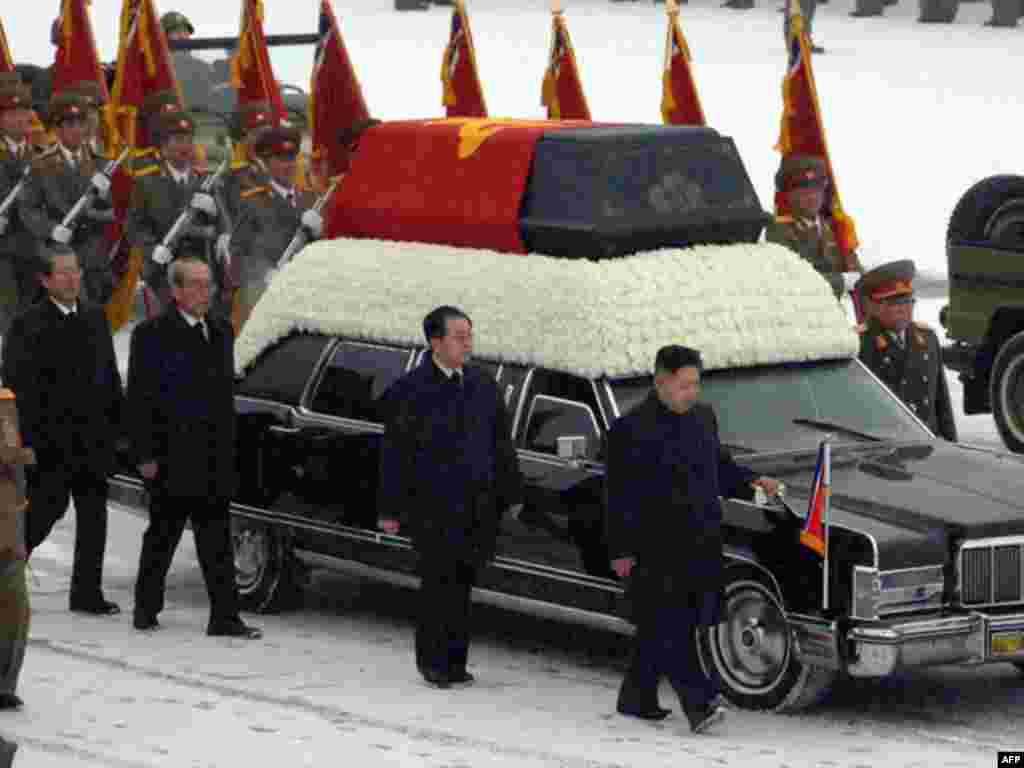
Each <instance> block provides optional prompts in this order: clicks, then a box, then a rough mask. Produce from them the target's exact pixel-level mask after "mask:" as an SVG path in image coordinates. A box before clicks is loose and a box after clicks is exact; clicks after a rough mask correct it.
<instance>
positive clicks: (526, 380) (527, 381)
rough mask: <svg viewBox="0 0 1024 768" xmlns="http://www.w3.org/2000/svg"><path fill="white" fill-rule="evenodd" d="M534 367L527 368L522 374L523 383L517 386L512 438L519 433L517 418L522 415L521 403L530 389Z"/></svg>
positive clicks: (524, 401) (522, 403) (524, 400)
mask: <svg viewBox="0 0 1024 768" xmlns="http://www.w3.org/2000/svg"><path fill="white" fill-rule="evenodd" d="M535 370H537V369H536V368H527V369H526V375H525V376H523V385H522V386H521V387H520V388H519V402H518V403H516V412H515V415H514V416H513V417H512V430H511V434H512V438H513V439H517V438H516V436H517V435H518V434H519V420H520V419H521V418H522V416H523V405H524V404H525V403H526V395H527V394H528V393H529V391H530V385H531V384H532V383H533V372H534V371H535Z"/></svg>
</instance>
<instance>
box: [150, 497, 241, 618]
mask: <svg viewBox="0 0 1024 768" xmlns="http://www.w3.org/2000/svg"><path fill="white" fill-rule="evenodd" d="M151 494H152V495H151V498H150V502H149V527H147V528H146V532H145V533H144V534H143V535H142V552H141V553H140V554H139V575H138V578H137V579H136V581H135V615H136V616H142V617H152V618H156V616H157V614H158V613H160V611H162V610H163V608H164V592H165V590H166V586H167V571H168V570H169V569H170V567H171V560H172V559H173V558H174V552H175V550H177V548H178V542H179V541H181V534H182V532H183V531H184V530H185V523H186V522H187V521H189V520H190V521H191V523H192V535H193V536H194V537H195V541H196V552H197V554H198V555H199V567H200V568H201V569H202V571H203V580H204V581H205V582H206V593H207V594H208V595H209V598H210V623H211V624H213V623H216V622H221V621H228V620H232V619H236V618H238V588H237V586H236V585H235V559H234V552H233V549H232V546H231V518H230V515H229V511H228V509H229V502H228V501H227V500H226V499H206V498H183V497H175V496H173V495H170V494H168V493H167V492H166V491H165V490H164V489H163V488H162V487H160V486H159V484H154V485H153V486H152V488H151Z"/></svg>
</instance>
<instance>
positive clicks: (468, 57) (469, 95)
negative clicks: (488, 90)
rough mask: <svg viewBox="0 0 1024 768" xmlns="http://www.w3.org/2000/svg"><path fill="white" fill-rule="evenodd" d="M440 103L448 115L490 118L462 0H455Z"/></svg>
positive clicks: (442, 77) (442, 76)
mask: <svg viewBox="0 0 1024 768" xmlns="http://www.w3.org/2000/svg"><path fill="white" fill-rule="evenodd" d="M441 82H442V83H443V85H444V90H443V94H442V98H441V103H442V104H443V105H444V107H445V110H446V114H447V116H448V117H487V104H486V103H485V102H484V90H483V87H482V86H481V85H480V73H479V72H478V71H477V68H476V47H475V46H474V45H473V33H472V32H471V31H470V28H469V16H467V15H466V8H465V5H464V4H463V0H455V7H454V8H453V9H452V29H451V34H450V35H449V36H448V45H447V47H446V48H445V49H444V58H443V59H442V61H441Z"/></svg>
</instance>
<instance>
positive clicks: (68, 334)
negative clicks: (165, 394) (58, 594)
mask: <svg viewBox="0 0 1024 768" xmlns="http://www.w3.org/2000/svg"><path fill="white" fill-rule="evenodd" d="M40 254H41V260H40V263H41V266H42V270H43V272H42V280H43V285H44V287H45V288H46V292H47V295H48V298H47V299H44V300H43V301H40V302H38V303H37V304H34V305H33V306H31V307H29V309H27V310H26V311H24V312H23V313H21V314H20V315H18V316H17V317H15V319H14V322H13V323H12V324H11V331H10V334H9V335H8V338H7V339H6V343H5V345H4V360H3V379H4V384H5V385H6V386H7V387H9V388H11V389H12V390H14V393H15V395H16V396H17V398H18V408H19V412H20V419H21V430H22V437H23V439H24V444H25V446H26V447H29V448H32V449H34V450H35V454H36V466H34V467H27V468H26V480H27V485H28V500H29V511H28V519H27V521H26V543H27V548H28V551H29V554H30V555H31V553H32V550H34V549H35V548H36V547H38V546H39V545H40V544H41V543H42V542H43V541H44V540H45V539H46V537H47V536H48V535H49V534H50V530H51V529H52V528H53V526H54V524H55V523H56V522H57V521H58V520H60V519H61V518H62V517H63V516H64V512H65V511H66V510H67V507H68V501H69V499H70V498H74V500H75V559H74V567H73V570H72V573H71V594H70V607H71V610H72V611H76V612H84V613H95V614H113V613H118V612H119V611H120V609H119V608H118V606H117V605H116V604H115V603H112V602H110V601H108V600H106V599H105V598H104V596H103V590H102V589H101V583H102V575H103V555H104V550H105V548H106V542H107V490H108V485H107V475H108V474H109V473H110V471H111V470H112V469H113V462H114V444H115V441H116V440H117V436H118V431H119V426H120V423H121V407H122V391H121V375H120V373H119V372H118V369H117V359H116V357H115V355H114V342H113V339H112V338H111V335H110V326H109V324H108V323H107V318H106V314H105V313H104V310H103V307H101V306H98V305H95V304H89V303H88V302H84V301H82V300H80V298H79V296H80V293H81V290H82V269H81V267H80V266H79V261H78V256H77V255H76V254H75V252H74V251H73V250H71V249H70V248H69V247H68V246H66V245H58V244H52V245H49V246H44V247H43V248H42V249H41V250H40Z"/></svg>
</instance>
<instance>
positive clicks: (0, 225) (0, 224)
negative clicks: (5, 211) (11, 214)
mask: <svg viewBox="0 0 1024 768" xmlns="http://www.w3.org/2000/svg"><path fill="white" fill-rule="evenodd" d="M10 223H11V220H10V219H8V218H7V217H6V216H0V237H3V234H4V232H6V231H7V227H8V226H9V225H10Z"/></svg>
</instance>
